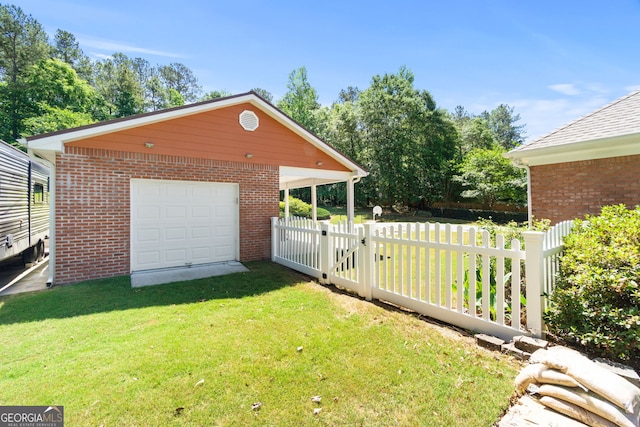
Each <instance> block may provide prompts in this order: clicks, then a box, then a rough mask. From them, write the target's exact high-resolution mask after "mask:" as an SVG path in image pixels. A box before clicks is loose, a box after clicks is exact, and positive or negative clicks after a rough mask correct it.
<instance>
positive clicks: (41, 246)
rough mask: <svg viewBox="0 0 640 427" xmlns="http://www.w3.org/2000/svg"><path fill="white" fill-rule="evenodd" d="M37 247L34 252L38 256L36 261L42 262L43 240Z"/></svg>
mask: <svg viewBox="0 0 640 427" xmlns="http://www.w3.org/2000/svg"><path fill="white" fill-rule="evenodd" d="M37 246H38V248H37V250H36V252H37V254H38V256H37V258H36V259H37V260H38V261H42V258H44V240H40V241H39V242H38V245H37Z"/></svg>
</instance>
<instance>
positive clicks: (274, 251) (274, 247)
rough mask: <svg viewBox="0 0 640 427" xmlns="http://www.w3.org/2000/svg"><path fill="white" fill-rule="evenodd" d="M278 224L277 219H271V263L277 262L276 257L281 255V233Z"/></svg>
mask: <svg viewBox="0 0 640 427" xmlns="http://www.w3.org/2000/svg"><path fill="white" fill-rule="evenodd" d="M277 223H278V218H277V217H275V216H274V217H272V218H271V262H276V256H277V255H280V254H279V253H278V239H279V238H280V235H279V234H280V233H278V231H277V230H276V224H277Z"/></svg>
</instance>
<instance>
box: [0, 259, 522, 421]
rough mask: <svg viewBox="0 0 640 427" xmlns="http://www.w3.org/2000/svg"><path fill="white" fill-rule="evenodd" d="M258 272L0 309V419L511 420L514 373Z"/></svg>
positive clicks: (393, 318)
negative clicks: (44, 411)
mask: <svg viewBox="0 0 640 427" xmlns="http://www.w3.org/2000/svg"><path fill="white" fill-rule="evenodd" d="M248 267H249V269H250V272H248V273H241V274H235V275H229V276H222V277H214V278H209V279H203V280H196V281H192V282H182V283H175V284H169V285H160V286H154V287H148V288H138V289H132V288H131V287H130V286H129V279H128V278H126V277H125V278H115V279H108V280H98V281H92V282H85V283H81V284H76V285H72V286H65V287H60V288H54V289H52V290H48V291H43V292H40V293H33V294H21V295H13V296H7V297H2V298H0V340H1V342H2V343H3V345H2V350H1V351H0V356H1V359H0V360H1V362H0V389H1V390H2V393H1V395H0V405H50V404H51V405H63V406H64V407H65V415H66V421H67V425H69V426H73V425H83V426H84V425H87V426H88V425H95V426H98V425H105V426H107V425H108V426H120V425H123V426H124V425H126V426H133V425H140V426H149V425H163V426H201V425H215V426H218V425H219V426H238V425H242V426H252V425H255V426H271V425H273V426H285V425H286V426H289V425H296V426H297V425H327V426H342V425H366V426H388V425H403V426H407V425H424V426H449V425H464V426H487V425H491V424H492V423H493V422H495V421H496V420H497V419H498V417H499V416H500V414H501V413H502V411H503V410H505V409H506V408H507V407H508V405H509V398H510V396H511V395H512V392H513V378H514V377H515V375H516V372H517V369H518V368H519V366H517V365H516V364H515V362H513V361H511V360H510V359H508V358H506V357H504V356H501V355H497V354H494V353H490V352H487V351H485V350H482V349H479V348H477V347H476V346H475V344H474V343H473V340H472V339H471V338H469V337H467V336H464V335H461V334H459V333H457V332H454V331H452V330H450V329H447V328H443V327H440V326H437V325H433V324H431V323H428V322H425V321H424V320H421V319H419V318H417V317H416V316H413V315H411V314H408V313H404V312H400V311H397V310H392V309H389V308H388V307H386V308H385V307H383V306H380V305H376V304H373V303H368V302H365V301H362V300H360V299H358V298H355V297H353V296H351V295H346V294H344V293H340V292H334V291H331V290H330V289H327V288H325V287H322V286H320V285H318V284H317V283H315V282H310V281H309V280H308V278H307V277H306V276H302V275H300V274H298V273H295V272H292V271H290V270H288V269H286V268H284V267H281V266H278V265H276V264H272V263H268V262H258V263H250V264H248ZM314 396H320V398H321V401H320V402H319V403H316V402H313V401H312V397H314ZM257 403H260V404H261V405H260V407H259V409H255V410H254V409H253V406H254V404H257ZM256 406H257V405H256ZM317 409H321V411H320V412H319V413H318V414H314V410H317Z"/></svg>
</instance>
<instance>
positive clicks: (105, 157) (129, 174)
mask: <svg viewBox="0 0 640 427" xmlns="http://www.w3.org/2000/svg"><path fill="white" fill-rule="evenodd" d="M131 178H141V179H170V180H184V181H209V182H225V183H238V184H239V191H240V209H239V211H240V218H239V221H240V261H253V260H260V259H267V258H270V256H271V225H270V218H271V217H273V216H278V213H279V208H278V200H279V184H278V181H279V172H278V167H277V166H272V165H271V166H270V165H260V164H249V163H237V162H228V161H218V160H210V159H197V158H186V157H175V156H165V155H154V154H140V153H127V152H120V151H106V150H96V149H87V148H79V147H66V148H65V153H64V154H58V156H57V159H56V214H55V216H56V224H55V225H56V271H55V282H56V283H57V284H65V283H74V282H78V281H82V280H87V279H94V278H102V277H113V276H120V275H127V274H129V273H130V229H129V221H130V180H131Z"/></svg>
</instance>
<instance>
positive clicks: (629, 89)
mask: <svg viewBox="0 0 640 427" xmlns="http://www.w3.org/2000/svg"><path fill="white" fill-rule="evenodd" d="M624 89H625V90H626V91H627V92H635V91H636V90H640V85H631V86H627V87H625V88H624Z"/></svg>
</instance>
